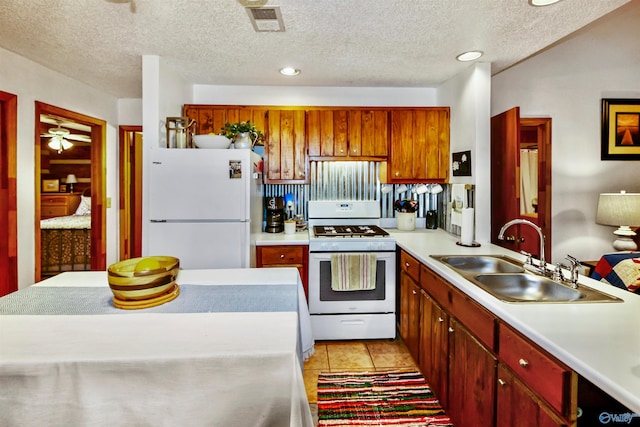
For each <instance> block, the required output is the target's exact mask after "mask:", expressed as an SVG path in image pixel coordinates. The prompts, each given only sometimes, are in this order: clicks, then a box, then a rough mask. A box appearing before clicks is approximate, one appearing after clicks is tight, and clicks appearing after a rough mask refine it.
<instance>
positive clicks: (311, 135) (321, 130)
mask: <svg viewBox="0 0 640 427" xmlns="http://www.w3.org/2000/svg"><path fill="white" fill-rule="evenodd" d="M306 114H307V131H306V137H307V145H308V146H309V156H311V157H324V158H334V157H346V156H348V155H349V149H348V129H349V121H348V117H349V116H348V111H347V110H309V111H307V112H306Z"/></svg>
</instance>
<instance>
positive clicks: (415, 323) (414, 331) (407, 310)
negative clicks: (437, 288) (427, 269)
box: [400, 271, 420, 361]
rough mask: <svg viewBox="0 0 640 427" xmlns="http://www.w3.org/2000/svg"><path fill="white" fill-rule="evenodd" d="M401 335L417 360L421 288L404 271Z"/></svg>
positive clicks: (401, 274) (402, 279)
mask: <svg viewBox="0 0 640 427" xmlns="http://www.w3.org/2000/svg"><path fill="white" fill-rule="evenodd" d="M400 336H401V337H402V339H403V340H404V342H405V344H406V345H407V348H408V349H409V353H411V356H413V359H414V360H415V361H418V360H419V354H420V353H419V352H420V288H419V287H418V285H417V283H416V282H415V281H414V280H413V279H412V278H411V277H410V276H409V275H408V274H407V273H406V272H404V271H401V272H400Z"/></svg>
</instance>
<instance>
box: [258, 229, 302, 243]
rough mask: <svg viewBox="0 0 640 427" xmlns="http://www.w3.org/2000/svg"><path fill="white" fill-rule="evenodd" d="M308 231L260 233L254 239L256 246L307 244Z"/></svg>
mask: <svg viewBox="0 0 640 427" xmlns="http://www.w3.org/2000/svg"><path fill="white" fill-rule="evenodd" d="M308 244H309V231H307V230H305V231H296V232H295V233H294V234H284V232H283V233H260V234H259V235H258V236H257V239H256V245H258V246H277V245H308Z"/></svg>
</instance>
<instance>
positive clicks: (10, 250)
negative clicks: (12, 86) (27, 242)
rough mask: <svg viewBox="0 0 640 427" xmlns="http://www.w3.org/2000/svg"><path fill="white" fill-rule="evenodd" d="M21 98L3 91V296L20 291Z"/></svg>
mask: <svg viewBox="0 0 640 427" xmlns="http://www.w3.org/2000/svg"><path fill="white" fill-rule="evenodd" d="M17 135H18V97H17V96H16V95H14V94H11V93H8V92H2V91H0V235H3V236H5V238H4V239H2V240H1V241H0V271H2V272H4V273H3V274H1V275H0V297H1V296H4V295H7V294H9V293H11V292H13V291H17V290H18V223H17V221H18V213H17V205H16V203H17V201H16V181H17V172H18V171H17V164H16V150H17V140H18V136H17Z"/></svg>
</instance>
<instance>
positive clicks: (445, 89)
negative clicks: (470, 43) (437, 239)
mask: <svg viewBox="0 0 640 427" xmlns="http://www.w3.org/2000/svg"><path fill="white" fill-rule="evenodd" d="M490 93H491V64H488V63H475V64H473V65H471V66H470V67H469V68H468V69H467V70H466V71H465V72H463V73H460V74H459V75H457V76H455V77H454V78H452V79H450V80H449V81H447V82H446V83H444V84H443V85H441V86H440V87H439V88H438V103H439V104H440V105H448V106H450V108H451V121H450V124H449V126H450V139H451V144H450V152H451V153H456V152H460V151H468V150H471V176H468V177H467V176H465V177H462V176H453V170H450V175H451V177H450V182H451V183H454V184H474V185H475V216H476V224H475V240H476V241H478V242H490V241H491V215H490V214H491V159H490V151H491V129H490Z"/></svg>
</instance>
